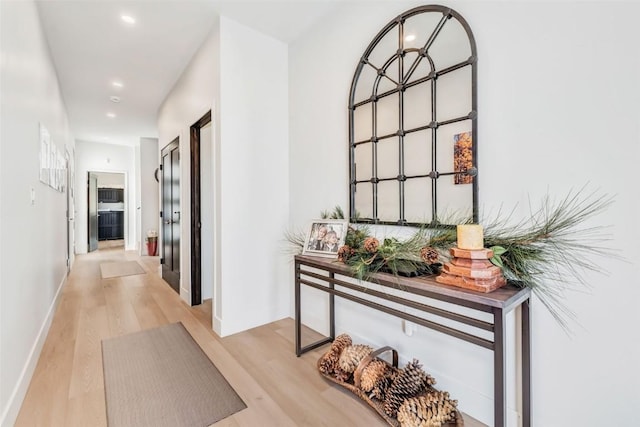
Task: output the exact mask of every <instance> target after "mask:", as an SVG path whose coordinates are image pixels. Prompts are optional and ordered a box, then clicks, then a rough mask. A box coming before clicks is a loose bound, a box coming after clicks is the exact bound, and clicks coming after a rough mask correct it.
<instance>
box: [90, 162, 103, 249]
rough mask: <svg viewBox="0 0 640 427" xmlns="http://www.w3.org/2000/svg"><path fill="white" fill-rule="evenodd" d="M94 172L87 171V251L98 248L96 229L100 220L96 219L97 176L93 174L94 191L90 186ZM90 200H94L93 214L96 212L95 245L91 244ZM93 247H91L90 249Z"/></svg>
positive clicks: (97, 215) (97, 214)
mask: <svg viewBox="0 0 640 427" xmlns="http://www.w3.org/2000/svg"><path fill="white" fill-rule="evenodd" d="M95 174H96V172H95V171H87V252H93V251H96V250H98V230H99V223H100V220H99V219H98V217H99V216H100V214H99V213H98V177H97V176H95V180H96V188H95V191H92V188H91V179H92V175H95ZM92 200H94V201H95V214H96V220H95V228H96V229H95V236H96V245H95V247H92V246H91V222H92V221H91V207H92V206H91V205H92V203H91V202H92ZM92 248H93V249H92Z"/></svg>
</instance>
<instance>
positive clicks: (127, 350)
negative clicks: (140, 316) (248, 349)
mask: <svg viewBox="0 0 640 427" xmlns="http://www.w3.org/2000/svg"><path fill="white" fill-rule="evenodd" d="M102 363H103V368H104V386H105V395H106V400H107V402H106V403H107V424H108V425H109V426H111V427H120V426H127V427H138V426H154V427H160V426H167V427H169V426H171V427H178V426H185V427H187V426H188V427H198V426H202V427H205V426H209V425H211V424H213V423H215V422H217V421H219V420H221V419H223V418H226V417H228V416H230V415H232V414H234V413H236V412H237V411H240V410H242V409H244V408H246V407H247V405H245V403H244V402H243V401H242V399H241V398H240V397H239V396H238V394H237V393H236V392H235V390H234V389H233V388H232V387H231V385H229V383H228V382H227V380H225V378H224V377H223V376H222V374H221V373H220V371H218V369H217V368H216V367H215V365H214V364H213V363H212V362H211V360H209V358H208V357H207V355H206V354H205V353H204V351H202V349H201V348H200V346H198V344H197V343H196V342H195V341H194V339H193V338H192V337H191V335H190V334H189V332H188V331H187V330H186V329H185V328H184V326H183V325H182V323H180V322H178V323H172V324H170V325H166V326H161V327H159V328H154V329H149V330H146V331H141V332H136V333H133V334H128V335H124V336H121V337H116V338H110V339H106V340H103V341H102Z"/></svg>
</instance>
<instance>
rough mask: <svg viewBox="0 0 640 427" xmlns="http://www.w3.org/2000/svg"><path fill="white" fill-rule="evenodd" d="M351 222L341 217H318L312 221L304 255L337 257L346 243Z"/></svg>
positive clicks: (303, 250) (305, 242)
mask: <svg viewBox="0 0 640 427" xmlns="http://www.w3.org/2000/svg"><path fill="white" fill-rule="evenodd" d="M348 226H349V222H348V221H347V220H341V219H318V220H314V221H313V222H311V225H310V226H309V231H308V233H307V238H306V239H305V241H304V247H303V248H302V254H303V255H316V256H323V257H328V258H337V257H338V249H339V248H340V246H342V245H344V239H345V237H346V235H347V230H348Z"/></svg>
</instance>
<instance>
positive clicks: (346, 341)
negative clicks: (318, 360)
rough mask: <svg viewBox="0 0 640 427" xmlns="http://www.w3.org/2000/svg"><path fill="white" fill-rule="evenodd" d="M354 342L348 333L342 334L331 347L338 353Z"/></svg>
mask: <svg viewBox="0 0 640 427" xmlns="http://www.w3.org/2000/svg"><path fill="white" fill-rule="evenodd" d="M351 344H353V342H352V341H351V337H350V336H349V335H347V334H340V335H338V336H337V337H336V339H335V340H333V342H332V343H331V349H335V350H336V351H337V352H338V353H342V350H344V348H345V347H347V346H349V345H351Z"/></svg>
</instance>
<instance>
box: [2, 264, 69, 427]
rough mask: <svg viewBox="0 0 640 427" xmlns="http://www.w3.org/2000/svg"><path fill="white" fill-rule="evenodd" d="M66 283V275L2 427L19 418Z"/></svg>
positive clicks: (15, 389) (12, 398)
mask: <svg viewBox="0 0 640 427" xmlns="http://www.w3.org/2000/svg"><path fill="white" fill-rule="evenodd" d="M66 281H67V275H66V274H65V276H64V277H63V278H62V282H60V285H58V290H57V291H56V295H55V296H54V297H53V301H52V303H51V306H49V311H48V312H47V316H46V317H45V319H44V322H42V326H41V327H40V331H39V332H38V336H37V337H36V340H35V342H34V343H33V346H32V347H31V351H30V352H29V357H28V358H27V361H26V363H25V364H24V368H22V372H21V373H20V377H19V378H18V383H17V384H16V386H15V388H14V389H13V392H12V393H11V396H10V397H9V401H8V403H7V406H6V408H5V409H4V411H3V412H2V417H0V426H2V427H10V426H13V425H14V424H15V422H16V419H17V418H18V413H19V412H20V407H21V406H22V401H23V400H24V397H25V395H26V394H27V390H28V389H29V383H31V377H33V372H34V371H35V369H36V365H37V364H38V359H40V353H41V352H42V347H43V346H44V342H45V341H46V339H47V335H48V334H49V329H50V328H51V322H52V321H53V315H54V314H55V312H56V308H58V303H59V302H60V297H61V295H62V288H63V287H64V284H65V282H66Z"/></svg>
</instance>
